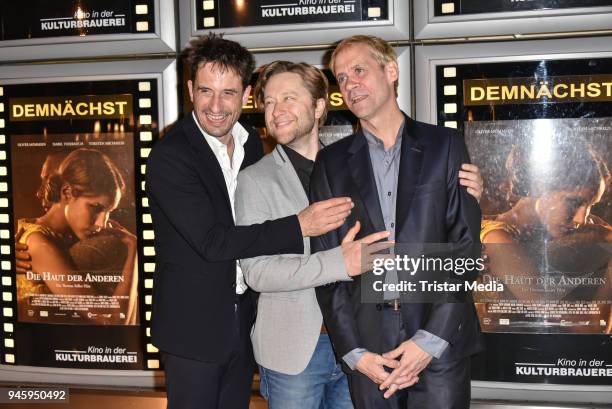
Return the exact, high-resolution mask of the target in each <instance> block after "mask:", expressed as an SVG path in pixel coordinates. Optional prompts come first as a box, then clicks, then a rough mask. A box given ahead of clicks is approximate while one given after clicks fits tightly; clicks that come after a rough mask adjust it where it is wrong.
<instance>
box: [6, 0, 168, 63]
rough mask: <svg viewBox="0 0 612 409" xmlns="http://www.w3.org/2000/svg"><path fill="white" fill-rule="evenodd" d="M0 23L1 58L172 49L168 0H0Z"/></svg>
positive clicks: (71, 56)
mask: <svg viewBox="0 0 612 409" xmlns="http://www.w3.org/2000/svg"><path fill="white" fill-rule="evenodd" d="M168 16H171V18H168ZM162 17H163V18H162ZM0 26H2V30H1V31H0V50H2V52H1V53H0V55H1V57H0V60H4V61H19V60H42V59H59V58H76V57H99V56H110V55H122V54H123V55H124V54H135V53H139V54H145V53H154V52H156V53H163V52H174V50H175V42H176V40H175V29H174V3H173V2H172V1H170V0H127V1H121V0H79V1H73V0H59V1H54V2H48V1H43V0H31V1H30V2H27V3H23V2H15V1H10V0H0ZM117 40H130V41H117ZM68 44H70V46H69V47H67V45H68Z"/></svg>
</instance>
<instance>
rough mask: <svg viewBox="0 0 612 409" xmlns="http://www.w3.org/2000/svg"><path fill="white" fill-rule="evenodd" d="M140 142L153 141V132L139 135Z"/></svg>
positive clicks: (144, 132)
mask: <svg viewBox="0 0 612 409" xmlns="http://www.w3.org/2000/svg"><path fill="white" fill-rule="evenodd" d="M140 140H141V141H152V140H153V132H151V131H143V132H141V133H140Z"/></svg>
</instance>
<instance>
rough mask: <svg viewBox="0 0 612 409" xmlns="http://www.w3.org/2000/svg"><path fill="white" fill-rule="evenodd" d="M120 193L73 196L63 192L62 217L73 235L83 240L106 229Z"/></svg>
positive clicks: (70, 193)
mask: <svg viewBox="0 0 612 409" xmlns="http://www.w3.org/2000/svg"><path fill="white" fill-rule="evenodd" d="M120 199H121V191H120V190H119V189H117V192H116V194H115V195H114V196H111V195H107V194H102V195H98V194H82V195H79V196H74V195H73V194H72V192H71V190H70V188H68V190H67V191H65V200H66V206H65V207H64V215H65V217H66V220H67V222H68V225H69V226H70V229H71V230H72V232H73V233H74V235H75V236H76V237H77V238H78V239H79V240H83V239H86V238H88V237H91V236H93V235H95V234H97V233H99V232H100V231H101V230H102V229H104V228H106V227H107V223H108V219H109V218H110V214H111V213H112V212H113V211H114V210H115V209H116V208H117V206H118V204H119V201H120Z"/></svg>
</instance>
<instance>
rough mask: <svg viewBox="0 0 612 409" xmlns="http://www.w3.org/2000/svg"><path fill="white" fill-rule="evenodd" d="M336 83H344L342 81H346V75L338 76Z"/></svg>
mask: <svg viewBox="0 0 612 409" xmlns="http://www.w3.org/2000/svg"><path fill="white" fill-rule="evenodd" d="M336 81H338V85H340V84H342V83H344V81H346V75H338V77H337V78H336Z"/></svg>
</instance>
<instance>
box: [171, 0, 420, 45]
mask: <svg viewBox="0 0 612 409" xmlns="http://www.w3.org/2000/svg"><path fill="white" fill-rule="evenodd" d="M179 8H180V20H181V21H182V24H181V45H182V46H183V47H184V46H186V45H187V43H188V42H189V40H190V39H191V38H192V37H195V36H198V35H202V34H204V33H206V32H209V31H211V30H212V31H217V32H222V33H225V34H226V36H227V38H229V39H232V40H236V41H238V42H240V43H241V44H243V45H244V46H246V47H248V48H270V47H287V46H304V45H321V44H331V43H333V42H336V41H338V40H340V39H342V38H344V37H348V36H351V35H354V34H364V33H365V34H372V35H377V36H379V37H382V38H384V39H386V40H407V39H409V37H410V33H409V14H410V12H409V2H407V1H400V0H299V1H293V2H291V1H289V2H287V1H282V0H229V1H222V0H209V1H196V0H180V1H179Z"/></svg>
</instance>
